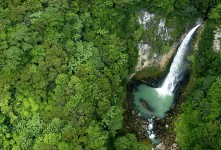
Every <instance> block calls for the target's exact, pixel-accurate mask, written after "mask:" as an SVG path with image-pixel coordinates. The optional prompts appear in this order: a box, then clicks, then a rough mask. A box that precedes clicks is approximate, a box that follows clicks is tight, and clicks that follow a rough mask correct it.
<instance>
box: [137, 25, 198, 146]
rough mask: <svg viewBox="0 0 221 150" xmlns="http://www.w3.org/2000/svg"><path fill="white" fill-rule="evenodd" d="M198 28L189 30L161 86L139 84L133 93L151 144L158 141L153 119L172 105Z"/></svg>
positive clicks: (162, 114)
mask: <svg viewBox="0 0 221 150" xmlns="http://www.w3.org/2000/svg"><path fill="white" fill-rule="evenodd" d="M199 26H200V24H198V25H196V26H195V27H194V28H193V29H191V30H190V31H189V33H188V34H187V35H186V36H185V38H184V39H183V41H182V43H181V45H180V46H179V48H178V50H177V54H176V55H175V57H174V59H173V62H172V64H171V66H170V70H169V73H168V74H167V76H166V78H165V80H164V82H163V84H162V85H161V86H160V87H159V88H152V87H149V86H147V85H146V84H141V85H139V86H138V87H137V89H136V91H135V92H134V93H133V95H134V104H135V107H136V108H137V109H138V110H139V114H140V115H141V116H142V117H144V118H146V119H148V122H149V125H148V130H147V133H148V135H149V138H150V139H151V140H152V142H153V143H157V142H158V140H156V139H155V138H156V135H155V134H154V132H153V126H154V118H155V117H157V118H163V117H165V115H166V112H167V111H168V110H169V109H170V107H171V105H172V103H173V99H174V92H175V88H176V86H177V84H178V83H179V81H181V80H182V77H183V72H184V71H185V70H186V67H184V66H185V61H184V60H185V56H186V54H187V51H188V48H189V44H190V41H191V38H192V36H193V34H194V32H195V31H196V30H197V28H198V27H199Z"/></svg>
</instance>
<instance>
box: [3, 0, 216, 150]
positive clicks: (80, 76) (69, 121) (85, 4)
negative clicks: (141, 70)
mask: <svg viewBox="0 0 221 150" xmlns="http://www.w3.org/2000/svg"><path fill="white" fill-rule="evenodd" d="M213 2H214V3H210V1H209V0H204V1H203V3H202V2H195V1H193V0H192V1H188V0H178V1H175V0H163V1H160V0H156V1H152V0H105V1H102V0H0V19H1V21H0V149H4V150H11V149H12V150H31V149H34V150H69V149H70V150H72V149H75V150H81V149H88V150H89V149H94V150H104V149H120V150H121V149H125V150H126V149H133V150H134V149H136V150H139V149H142V150H143V149H146V147H145V146H144V145H143V144H141V143H139V142H138V141H137V139H136V137H135V136H134V135H133V134H130V133H125V134H121V135H119V134H118V131H119V130H121V129H122V124H123V115H122V114H123V112H124V110H123V107H122V102H123V100H124V99H125V95H126V94H125V93H126V92H125V86H126V82H127V78H128V73H129V72H131V71H132V70H133V67H134V65H135V64H136V61H137V48H136V47H137V43H138V42H139V40H140V39H141V35H142V33H141V31H143V29H142V28H141V26H139V25H138V23H137V14H138V13H137V12H139V10H140V9H141V8H147V9H149V10H150V11H152V12H159V14H160V15H162V16H164V17H165V18H168V21H167V24H168V25H169V26H174V24H175V28H177V30H176V32H174V33H173V34H174V37H178V36H179V34H180V33H181V32H182V31H183V30H184V27H185V26H186V25H187V23H189V22H191V21H193V20H194V19H193V18H194V17H195V16H199V14H205V13H206V12H204V11H202V12H201V11H198V10H204V9H200V8H201V7H203V8H205V10H207V9H209V8H210V7H212V6H213V5H215V4H216V3H217V2H216V1H213ZM208 3H209V5H207V4H208ZM187 6H188V7H187ZM219 9H220V6H217V8H214V10H213V11H212V12H211V18H212V19H215V20H218V19H219V16H217V11H218V13H219ZM187 18H188V19H187ZM191 18H192V19H191ZM186 20H188V22H186ZM184 22H186V23H184ZM181 24H183V25H182V26H180V25H181ZM202 55H204V54H203V53H202ZM208 61H209V60H208ZM202 68H204V67H203V66H202ZM212 71H214V70H212ZM212 81H214V82H213V83H212ZM219 83H220V78H217V79H215V77H214V80H211V85H208V89H211V90H209V91H211V92H212V91H213V90H214V89H217V85H219ZM199 84H200V83H199ZM211 94H212V93H210V94H209V93H208V94H205V96H204V97H205V99H210V98H211V96H213V95H211ZM216 99H219V97H218V95H216ZM211 101H212V100H211ZM213 103H214V105H215V101H213ZM215 111H216V110H215ZM216 113H218V112H216ZM216 117H217V115H211V118H210V119H213V120H215V119H216ZM217 123H219V122H217ZM215 131H218V129H217V130H215V129H214V135H215V133H216V132H215ZM121 133H122V132H121Z"/></svg>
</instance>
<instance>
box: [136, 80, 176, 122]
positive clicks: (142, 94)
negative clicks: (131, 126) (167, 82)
mask: <svg viewBox="0 0 221 150" xmlns="http://www.w3.org/2000/svg"><path fill="white" fill-rule="evenodd" d="M133 95H134V104H135V107H136V108H137V110H139V114H140V115H141V116H142V117H144V118H151V117H153V116H155V117H159V118H163V117H164V116H165V115H166V112H167V111H168V110H169V109H170V107H171V105H172V103H173V99H174V94H173V93H168V92H165V91H162V89H160V88H152V87H149V86H147V85H145V84H141V85H139V86H138V87H137V91H135V92H134V93H133ZM142 101H143V102H142ZM144 102H145V104H144Z"/></svg>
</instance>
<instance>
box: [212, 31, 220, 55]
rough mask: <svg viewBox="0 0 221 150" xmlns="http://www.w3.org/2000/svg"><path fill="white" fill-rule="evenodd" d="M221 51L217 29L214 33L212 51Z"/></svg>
mask: <svg viewBox="0 0 221 150" xmlns="http://www.w3.org/2000/svg"><path fill="white" fill-rule="evenodd" d="M220 49H221V29H220V28H217V29H216V30H215V31H214V41H213V50H214V51H215V52H219V51H220Z"/></svg>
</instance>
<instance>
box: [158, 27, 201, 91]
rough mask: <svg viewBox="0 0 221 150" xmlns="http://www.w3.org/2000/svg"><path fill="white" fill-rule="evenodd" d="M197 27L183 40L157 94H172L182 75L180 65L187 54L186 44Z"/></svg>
mask: <svg viewBox="0 0 221 150" xmlns="http://www.w3.org/2000/svg"><path fill="white" fill-rule="evenodd" d="M199 26H200V25H197V26H195V27H194V28H193V29H192V30H190V32H189V33H188V34H187V35H186V37H185V38H184V39H183V41H182V43H181V45H180V46H179V48H178V51H177V54H176V56H175V57H174V59H173V63H172V65H171V67H170V71H169V73H168V75H167V77H166V78H165V80H164V83H163V85H162V86H161V87H160V88H159V89H158V91H159V92H161V93H163V94H165V93H172V92H173V91H174V89H175V87H176V85H177V83H178V82H179V81H180V80H181V78H180V76H181V74H182V73H183V70H182V65H183V61H184V58H185V56H186V53H187V49H188V43H189V41H190V39H191V37H192V35H193V33H194V32H195V31H196V29H197V28H198V27H199Z"/></svg>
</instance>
